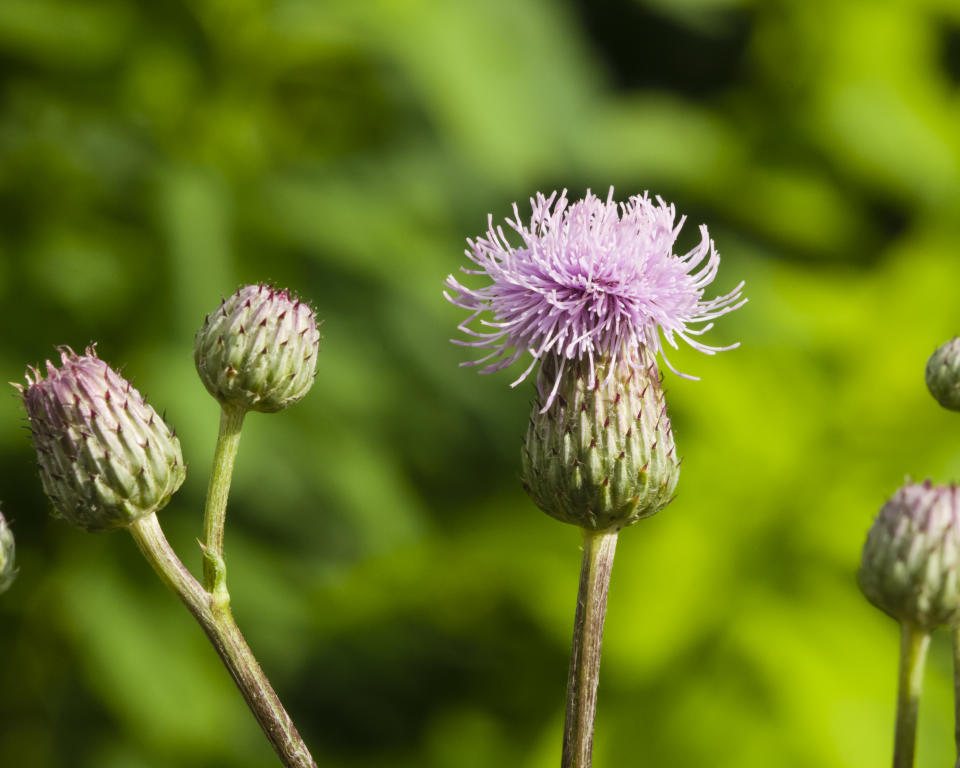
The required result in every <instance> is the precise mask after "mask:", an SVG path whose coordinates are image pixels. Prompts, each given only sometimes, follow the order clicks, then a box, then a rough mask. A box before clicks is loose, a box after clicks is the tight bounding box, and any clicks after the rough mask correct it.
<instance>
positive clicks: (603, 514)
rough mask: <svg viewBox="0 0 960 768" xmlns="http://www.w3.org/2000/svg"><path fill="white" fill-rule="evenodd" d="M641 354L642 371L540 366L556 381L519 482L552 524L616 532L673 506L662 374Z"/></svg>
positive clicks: (673, 467)
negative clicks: (556, 520) (667, 506)
mask: <svg viewBox="0 0 960 768" xmlns="http://www.w3.org/2000/svg"><path fill="white" fill-rule="evenodd" d="M638 354H640V355H641V356H642V357H641V360H640V363H639V364H636V365H631V364H629V363H627V362H625V361H620V362H618V363H616V364H614V366H613V370H610V365H609V364H608V363H606V362H600V363H598V364H597V366H596V370H595V371H591V370H590V369H589V366H588V364H587V363H586V362H584V361H581V360H573V361H565V370H563V371H561V372H558V371H557V367H558V366H559V361H558V358H557V357H555V356H554V357H551V358H550V359H548V360H546V361H544V363H543V376H542V378H543V379H545V380H548V381H551V382H554V381H556V384H557V390H556V393H555V394H554V393H551V394H550V395H549V396H546V397H545V395H544V393H543V392H540V393H539V395H538V397H537V400H536V403H535V405H534V408H533V413H532V415H531V417H530V425H529V428H528V429H527V437H526V441H525V443H524V447H523V454H522V473H521V479H522V481H523V486H524V489H525V490H526V491H527V493H528V494H529V495H530V497H531V498H532V499H533V501H534V502H535V503H536V504H537V506H538V507H540V509H542V510H543V511H544V512H546V513H547V514H548V515H550V516H551V517H555V518H557V519H558V520H561V521H563V522H565V523H572V524H574V525H579V526H580V527H582V528H586V529H588V530H592V531H605V530H618V529H620V528H623V527H624V526H627V525H632V524H633V523H635V522H636V521H637V520H640V519H641V518H644V517H650V516H651V515H654V514H656V513H657V512H659V511H660V510H661V509H663V507H665V506H666V505H667V503H668V502H669V501H670V500H671V498H672V496H673V493H674V490H675V489H676V486H677V480H678V478H679V469H680V463H679V461H677V452H676V446H675V445H674V442H673V433H672V431H671V429H670V419H669V418H668V416H667V405H666V400H665V399H664V395H663V387H662V386H661V380H660V373H659V371H658V370H657V365H656V362H655V361H654V358H653V356H652V355H651V354H650V353H649V351H648V350H646V348H641V350H640V351H639V353H638ZM558 373H559V377H560V378H559V380H557V379H556V376H557V374H558ZM591 374H592V375H591ZM551 398H552V400H551ZM544 402H549V403H550V405H549V407H548V408H546V410H543V404H544Z"/></svg>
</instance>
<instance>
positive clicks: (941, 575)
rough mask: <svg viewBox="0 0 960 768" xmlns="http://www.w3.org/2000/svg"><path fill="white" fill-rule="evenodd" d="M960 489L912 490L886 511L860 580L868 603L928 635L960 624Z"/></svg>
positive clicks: (871, 536) (866, 548)
mask: <svg viewBox="0 0 960 768" xmlns="http://www.w3.org/2000/svg"><path fill="white" fill-rule="evenodd" d="M958 516H960V488H957V487H956V486H953V485H951V486H949V487H946V486H934V485H932V484H931V483H930V481H927V482H925V483H923V484H922V485H918V484H909V485H905V486H903V487H902V488H900V489H899V490H898V491H897V492H896V493H895V494H894V495H893V498H891V499H890V500H889V501H888V502H887V503H886V504H884V505H883V508H882V509H881V510H880V513H879V514H878V515H877V519H876V520H874V523H873V527H872V528H871V529H870V532H869V533H868V534H867V541H866V543H865V544H864V545H863V558H862V563H861V565H860V571H859V572H858V574H857V578H858V581H859V582H860V589H861V590H863V593H864V594H865V595H866V596H867V599H868V600H869V601H870V602H871V603H873V604H874V605H875V606H877V607H878V608H880V609H881V610H882V611H884V612H886V613H888V614H889V615H890V616H892V617H893V618H895V619H897V620H898V621H901V622H908V623H910V624H911V625H913V626H915V627H917V628H919V629H921V630H925V631H931V630H933V629H935V628H936V627H938V626H941V625H951V626H952V625H956V624H957V623H958V622H960V584H958V578H957V577H958V574H957V567H958V564H960V563H958V561H960V519H958Z"/></svg>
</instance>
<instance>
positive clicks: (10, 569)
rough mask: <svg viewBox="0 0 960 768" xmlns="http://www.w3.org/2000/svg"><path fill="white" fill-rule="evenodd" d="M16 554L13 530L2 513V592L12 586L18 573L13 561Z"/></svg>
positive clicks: (0, 588)
mask: <svg viewBox="0 0 960 768" xmlns="http://www.w3.org/2000/svg"><path fill="white" fill-rule="evenodd" d="M14 554H15V549H14V542H13V531H11V530H10V526H9V525H7V521H6V520H4V519H3V513H0V594H3V593H4V592H6V591H7V590H8V589H9V588H10V585H11V584H12V583H13V580H14V578H15V577H16V575H17V569H16V568H15V567H14V563H13V559H14Z"/></svg>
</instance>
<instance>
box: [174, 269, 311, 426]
mask: <svg viewBox="0 0 960 768" xmlns="http://www.w3.org/2000/svg"><path fill="white" fill-rule="evenodd" d="M319 342H320V332H319V331H318V330H317V322H316V319H315V317H314V314H313V310H312V309H311V308H310V306H309V305H308V304H305V303H303V302H302V301H300V300H299V299H297V298H296V297H295V296H292V295H291V294H290V293H289V292H288V291H286V290H278V289H276V288H272V287H271V286H268V285H263V284H258V285H245V286H243V287H242V288H240V289H239V290H238V291H237V292H236V293H234V294H233V295H232V296H231V297H230V298H228V299H224V300H223V302H222V303H221V305H220V306H219V307H218V308H217V309H215V310H214V311H213V312H211V313H210V314H209V315H207V317H206V319H205V320H204V322H203V325H202V326H201V328H200V330H198V331H197V334H196V336H195V338H194V346H193V359H194V362H195V363H196V366H197V373H199V374H200V379H201V380H202V381H203V384H204V386H205V387H206V388H207V391H208V392H210V394H211V395H213V396H214V397H215V398H216V399H217V400H218V401H219V402H220V404H221V405H224V406H229V407H234V408H239V409H241V410H243V411H262V412H264V413H272V412H274V411H279V410H282V409H283V408H286V407H287V406H288V405H292V404H293V403H295V402H297V401H298V400H300V399H301V398H302V397H303V396H304V395H306V394H307V392H308V391H309V390H310V387H311V386H313V378H314V375H315V373H314V372H315V370H316V366H317V350H318V345H319Z"/></svg>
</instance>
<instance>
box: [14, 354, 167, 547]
mask: <svg viewBox="0 0 960 768" xmlns="http://www.w3.org/2000/svg"><path fill="white" fill-rule="evenodd" d="M60 362H61V366H60V368H57V367H56V366H54V364H53V363H51V362H50V361H49V360H48V361H47V363H46V374H47V377H46V378H44V377H43V373H42V372H40V371H38V370H37V369H35V368H32V367H31V368H28V369H27V374H26V379H27V386H25V387H24V386H22V385H20V384H14V385H13V386H14V387H16V389H17V391H18V392H19V393H20V397H21V399H22V401H23V405H24V408H25V409H26V412H27V420H28V421H29V424H30V433H31V436H32V437H33V445H34V448H35V449H36V452H37V461H38V464H39V467H40V480H41V482H42V483H43V490H44V491H45V492H46V494H47V496H48V497H49V498H50V501H51V502H52V503H53V507H54V512H55V513H56V514H57V515H59V516H60V517H62V518H64V519H65V520H67V521H68V522H70V523H73V524H74V525H77V526H79V527H81V528H84V529H86V530H89V531H96V530H102V529H105V528H117V527H123V526H129V525H131V524H132V523H133V522H135V521H136V520H138V519H139V518H141V517H144V516H146V515H149V514H152V513H154V512H156V511H158V510H160V509H162V508H163V507H165V506H166V505H167V502H168V501H170V497H171V496H172V495H173V493H174V492H175V491H176V490H177V489H178V488H179V487H180V485H181V484H182V483H183V480H184V478H185V477H186V468H185V467H184V463H183V455H182V453H181V451H180V441H179V440H178V439H177V437H176V435H175V434H174V433H173V432H172V431H171V429H170V428H169V427H168V426H167V425H166V423H165V422H164V421H163V419H162V418H160V416H158V415H157V412H156V411H155V410H154V409H153V408H152V407H151V406H150V405H149V404H148V403H147V401H146V400H145V399H144V398H143V395H141V394H140V393H139V392H138V391H137V390H136V389H134V388H133V386H131V384H130V382H129V381H127V380H126V379H124V378H123V377H122V376H121V375H120V374H119V373H117V372H116V371H115V370H113V369H112V368H111V367H110V366H109V365H107V364H106V363H105V362H104V361H103V360H101V359H99V358H98V357H97V355H96V351H95V350H94V349H93V348H92V347H88V348H87V350H86V353H85V354H83V355H78V354H76V353H75V352H74V351H73V350H72V349H70V348H69V347H61V348H60Z"/></svg>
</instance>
